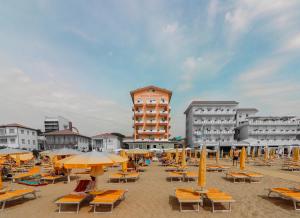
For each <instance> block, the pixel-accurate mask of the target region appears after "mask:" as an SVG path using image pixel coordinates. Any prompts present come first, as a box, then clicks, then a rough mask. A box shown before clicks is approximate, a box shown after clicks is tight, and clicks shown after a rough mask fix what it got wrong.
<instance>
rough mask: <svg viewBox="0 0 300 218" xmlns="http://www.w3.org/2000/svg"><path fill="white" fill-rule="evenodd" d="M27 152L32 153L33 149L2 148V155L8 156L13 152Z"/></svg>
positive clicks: (0, 152) (0, 153)
mask: <svg viewBox="0 0 300 218" xmlns="http://www.w3.org/2000/svg"><path fill="white" fill-rule="evenodd" d="M27 153H31V151H26V150H22V149H15V148H4V149H0V156H6V155H11V154H27Z"/></svg>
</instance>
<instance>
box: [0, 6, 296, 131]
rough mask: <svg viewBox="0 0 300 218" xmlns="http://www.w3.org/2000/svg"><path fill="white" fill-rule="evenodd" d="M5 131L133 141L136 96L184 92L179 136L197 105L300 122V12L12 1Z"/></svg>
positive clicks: (0, 41) (1, 72)
mask: <svg viewBox="0 0 300 218" xmlns="http://www.w3.org/2000/svg"><path fill="white" fill-rule="evenodd" d="M0 27H1V31H0V76H1V77H0V90H1V91H0V97H1V99H2V102H5V104H1V107H0V114H2V116H1V122H3V123H7V122H20V123H23V124H26V125H30V126H32V127H35V128H41V127H42V122H43V118H44V116H51V115H62V116H65V117H67V118H69V119H71V120H72V121H73V123H74V125H75V126H77V127H78V128H79V130H80V131H81V132H82V133H85V134H87V135H93V134H95V133H99V132H111V131H118V132H121V133H124V134H127V135H129V134H132V128H131V126H132V119H131V116H132V114H131V113H132V112H131V98H130V95H129V91H131V90H132V89H135V88H138V87H142V86H145V85H157V86H161V87H163V88H167V89H170V90H172V91H173V98H172V108H173V110H172V126H173V127H172V135H173V136H175V135H183V134H184V129H185V126H184V116H183V111H184V109H185V108H186V107H187V105H188V104H189V102H190V101H191V100H193V99H206V100H236V101H239V102H240V104H241V106H247V107H256V108H258V109H259V110H260V114H261V115H298V116H300V94H299V93H300V83H299V79H300V70H299V69H300V61H299V60H300V59H299V58H300V1H298V0H289V1H286V0H265V1H260V0H239V1H234V0H227V1H226V0H222V1H221V0H211V1H208V0H205V1H204V0H203V1H192V0H191V1H188V0H186V1H179V0H178V1H173V0H171V1H155V0H152V1H137V0H136V1H135V0H129V1H126V0H124V1H79V0H75V1H74V0H73V1H54V0H52V1H47V0H36V1H30V0H28V1H13V0H11V1H1V7H0Z"/></svg>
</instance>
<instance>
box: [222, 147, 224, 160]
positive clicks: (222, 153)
mask: <svg viewBox="0 0 300 218" xmlns="http://www.w3.org/2000/svg"><path fill="white" fill-rule="evenodd" d="M223 155H224V154H223V149H222V150H221V158H222V159H223Z"/></svg>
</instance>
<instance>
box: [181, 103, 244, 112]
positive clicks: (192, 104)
mask: <svg viewBox="0 0 300 218" xmlns="http://www.w3.org/2000/svg"><path fill="white" fill-rule="evenodd" d="M238 104H239V102H237V101H192V102H191V103H190V105H189V106H188V107H187V109H186V110H185V111H184V113H185V114H186V113H187V112H188V111H189V110H190V109H191V107H192V106H200V105H201V106H204V105H207V106H222V105H224V106H226V105H230V106H237V105H238Z"/></svg>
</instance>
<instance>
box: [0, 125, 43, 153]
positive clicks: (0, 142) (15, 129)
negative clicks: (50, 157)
mask: <svg viewBox="0 0 300 218" xmlns="http://www.w3.org/2000/svg"><path fill="white" fill-rule="evenodd" d="M0 146H4V147H10V148H21V149H26V150H34V149H38V135H37V130H36V129H33V128H30V127H26V126H23V125H20V124H17V123H13V124H7V125H1V126H0Z"/></svg>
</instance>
